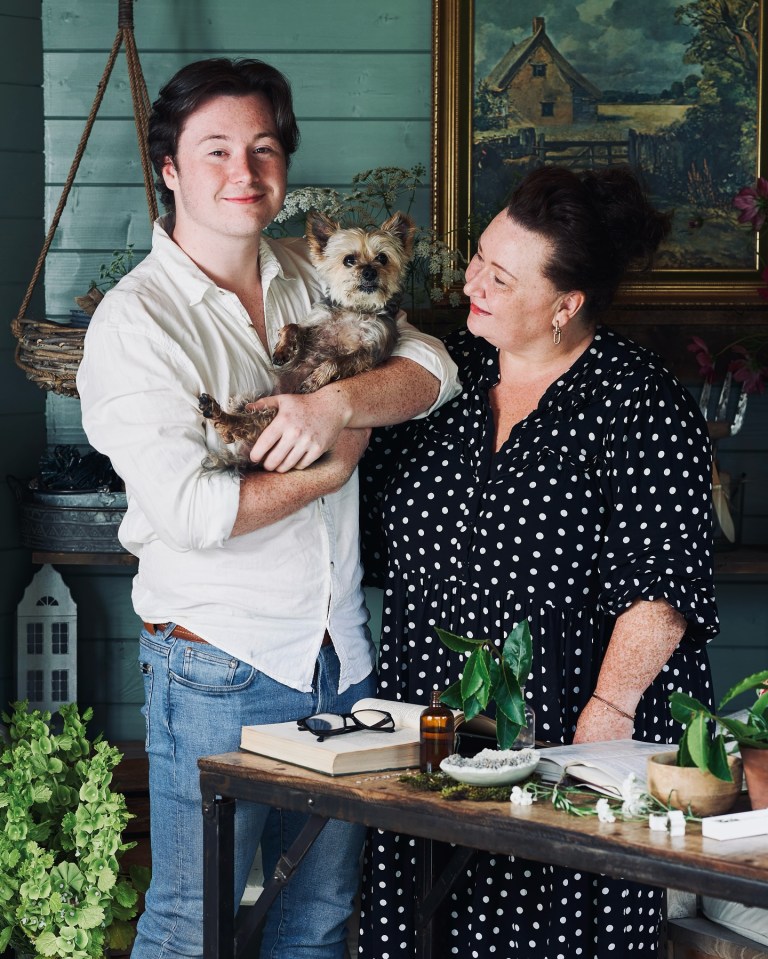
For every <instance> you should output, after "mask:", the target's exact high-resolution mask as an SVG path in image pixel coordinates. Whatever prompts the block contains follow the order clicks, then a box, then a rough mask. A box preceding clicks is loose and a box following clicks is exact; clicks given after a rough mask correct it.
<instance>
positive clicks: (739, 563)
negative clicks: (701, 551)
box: [715, 546, 768, 577]
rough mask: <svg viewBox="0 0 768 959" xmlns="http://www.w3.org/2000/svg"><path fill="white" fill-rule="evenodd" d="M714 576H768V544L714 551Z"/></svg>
mask: <svg viewBox="0 0 768 959" xmlns="http://www.w3.org/2000/svg"><path fill="white" fill-rule="evenodd" d="M715 576H716V577H721V576H728V577H730V576H768V546H739V547H738V548H737V549H731V550H723V551H722V552H716V553H715Z"/></svg>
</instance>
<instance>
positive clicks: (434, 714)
mask: <svg viewBox="0 0 768 959" xmlns="http://www.w3.org/2000/svg"><path fill="white" fill-rule="evenodd" d="M440 693H441V690H439V689H433V690H432V694H431V696H430V701H429V706H427V708H426V709H425V710H424V712H423V713H422V714H421V718H420V721H419V741H420V745H421V749H420V762H419V766H420V769H421V771H422V772H423V773H437V772H440V763H441V762H442V761H443V760H444V759H445V757H446V756H450V755H451V753H452V752H453V733H454V723H453V713H452V712H451V710H450V709H448V707H447V706H443V704H442V703H441V702H440Z"/></svg>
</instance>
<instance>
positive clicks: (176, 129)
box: [148, 57, 299, 210]
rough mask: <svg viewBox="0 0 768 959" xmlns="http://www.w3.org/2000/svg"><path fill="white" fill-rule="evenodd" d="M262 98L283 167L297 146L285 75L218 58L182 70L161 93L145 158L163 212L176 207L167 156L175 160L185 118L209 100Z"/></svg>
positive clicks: (243, 61) (262, 65) (257, 62)
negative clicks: (166, 178) (269, 111)
mask: <svg viewBox="0 0 768 959" xmlns="http://www.w3.org/2000/svg"><path fill="white" fill-rule="evenodd" d="M252 93H261V94H262V95H263V96H265V97H266V98H267V99H268V100H269V102H270V103H271V105H272V111H273V112H274V115H275V125H276V126H277V136H278V139H279V140H280V144H281V146H282V148H283V150H284V151H285V157H286V163H288V164H290V162H291V155H292V154H294V153H295V152H296V148H297V147H298V145H299V128H298V126H297V125H296V117H295V116H294V113H293V99H292V97H291V85H290V83H289V82H288V80H287V79H286V77H284V76H283V74H282V73H281V72H280V71H279V70H276V69H275V68H274V67H271V66H270V65H269V64H268V63H263V62H262V61H261V60H247V59H240V60H228V59H226V58H224V57H217V58H213V59H210V60H198V61H196V62H195V63H189V64H187V66H185V67H182V68H181V70H179V71H178V73H176V74H174V76H172V77H171V79H170V80H169V81H168V82H167V83H166V84H165V86H164V87H163V88H162V90H161V91H160V94H159V96H158V98H157V100H155V102H154V103H153V104H152V112H151V113H150V116H149V135H148V141H149V156H150V159H151V160H152V166H153V167H154V170H155V173H156V175H157V179H156V180H155V186H156V187H157V191H158V193H159V194H160V199H161V201H162V203H163V205H164V206H165V208H166V209H167V210H173V209H174V208H175V204H174V196H173V190H169V189H168V187H167V186H166V185H165V181H164V180H163V175H162V170H163V166H164V164H165V161H166V157H171V158H173V159H175V157H176V150H177V148H178V145H179V135H180V134H181V129H182V127H183V125H184V121H185V120H186V119H187V117H188V116H189V115H190V114H192V113H194V112H195V110H197V109H198V108H199V107H201V106H202V105H203V104H204V103H205V102H206V101H208V100H210V99H211V98H212V97H219V96H232V97H243V96H248V95H249V94H252Z"/></svg>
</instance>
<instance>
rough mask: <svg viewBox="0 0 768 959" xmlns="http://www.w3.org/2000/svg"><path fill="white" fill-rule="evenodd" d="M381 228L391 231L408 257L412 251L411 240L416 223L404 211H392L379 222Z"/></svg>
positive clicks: (414, 234)
mask: <svg viewBox="0 0 768 959" xmlns="http://www.w3.org/2000/svg"><path fill="white" fill-rule="evenodd" d="M381 229H382V230H384V231H386V232H387V233H391V234H392V235H393V236H394V237H395V238H396V239H397V241H398V243H399V244H400V246H402V248H403V249H404V250H405V253H406V256H408V257H410V255H411V253H413V240H414V237H415V236H416V224H415V223H414V222H413V220H412V219H411V218H410V217H409V216H408V215H407V214H405V213H400V212H397V213H393V214H392V216H391V217H390V218H389V219H388V220H386V221H385V222H384V223H382V224H381Z"/></svg>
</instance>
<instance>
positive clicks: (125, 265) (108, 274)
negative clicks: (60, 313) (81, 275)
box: [71, 243, 133, 318]
mask: <svg viewBox="0 0 768 959" xmlns="http://www.w3.org/2000/svg"><path fill="white" fill-rule="evenodd" d="M132 267H133V243H129V244H128V246H127V247H126V248H125V249H124V250H113V252H112V259H111V260H110V262H109V263H102V264H101V266H100V267H99V279H98V280H91V285H90V286H89V287H88V292H87V293H86V294H85V295H84V296H76V297H75V303H77V305H78V307H79V308H80V310H81V311H82V312H83V313H85V314H86V316H88V317H89V318H90V317H91V316H93V314H94V313H95V312H96V307H97V306H98V305H99V303H101V301H102V300H103V299H104V294H105V293H106V292H107V290H111V289H112V287H113V286H114V285H115V284H116V283H117V282H118V281H119V280H121V279H122V278H123V277H124V276H125V275H126V273H130V271H131V268H132ZM71 312H72V313H73V314H75V313H77V312H78V311H77V310H72V311H71Z"/></svg>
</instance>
